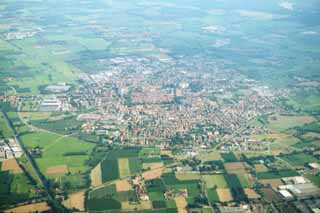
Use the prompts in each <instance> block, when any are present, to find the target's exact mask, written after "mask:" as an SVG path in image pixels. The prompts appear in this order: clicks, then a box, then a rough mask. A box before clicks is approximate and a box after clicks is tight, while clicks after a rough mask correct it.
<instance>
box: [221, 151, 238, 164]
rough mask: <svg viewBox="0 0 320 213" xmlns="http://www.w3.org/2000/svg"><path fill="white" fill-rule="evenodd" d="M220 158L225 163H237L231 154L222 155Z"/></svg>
mask: <svg viewBox="0 0 320 213" xmlns="http://www.w3.org/2000/svg"><path fill="white" fill-rule="evenodd" d="M221 156H222V158H223V159H224V161H225V162H234V161H238V159H237V157H236V156H235V155H234V154H233V153H232V152H229V153H222V154H221Z"/></svg>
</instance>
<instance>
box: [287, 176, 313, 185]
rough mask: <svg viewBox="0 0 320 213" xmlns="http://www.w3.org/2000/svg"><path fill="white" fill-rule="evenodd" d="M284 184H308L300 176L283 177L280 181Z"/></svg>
mask: <svg viewBox="0 0 320 213" xmlns="http://www.w3.org/2000/svg"><path fill="white" fill-rule="evenodd" d="M281 180H282V181H283V182H284V183H285V184H304V183H308V182H310V181H309V180H307V179H305V178H304V177H302V176H295V177H285V178H282V179H281Z"/></svg>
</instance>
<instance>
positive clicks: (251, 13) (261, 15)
mask: <svg viewBox="0 0 320 213" xmlns="http://www.w3.org/2000/svg"><path fill="white" fill-rule="evenodd" d="M238 13H239V14H240V16H242V17H247V18H252V19H257V20H272V19H279V18H283V17H284V16H282V15H277V14H273V13H266V12H262V11H255V10H238Z"/></svg>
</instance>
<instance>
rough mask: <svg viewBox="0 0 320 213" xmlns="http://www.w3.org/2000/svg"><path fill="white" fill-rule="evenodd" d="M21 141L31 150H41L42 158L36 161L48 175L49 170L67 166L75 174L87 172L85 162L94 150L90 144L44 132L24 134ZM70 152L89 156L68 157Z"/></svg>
mask: <svg viewBox="0 0 320 213" xmlns="http://www.w3.org/2000/svg"><path fill="white" fill-rule="evenodd" d="M21 140H22V141H23V143H24V144H25V146H26V147H27V148H29V149H32V148H37V147H38V148H40V150H41V153H42V156H41V157H40V158H36V159H35V160H36V163H37V164H38V166H39V168H40V170H41V172H42V173H43V174H47V169H48V168H50V167H52V166H60V165H66V166H67V167H68V170H69V171H70V172H71V173H73V174H75V173H79V172H84V171H86V170H87V167H86V165H85V162H86V160H87V159H88V158H89V154H90V153H91V150H92V148H93V145H92V144H90V143H85V142H82V141H80V140H78V139H76V138H72V137H66V136H60V135H57V134H51V133H44V132H41V133H28V134H24V135H22V136H21ZM69 152H86V153H87V155H81V156H78V155H67V156H66V155H65V153H69Z"/></svg>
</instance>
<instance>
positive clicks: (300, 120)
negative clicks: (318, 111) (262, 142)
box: [267, 115, 315, 132]
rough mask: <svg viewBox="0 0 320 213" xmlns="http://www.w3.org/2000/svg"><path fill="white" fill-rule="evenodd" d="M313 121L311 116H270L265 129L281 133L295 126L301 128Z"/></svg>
mask: <svg viewBox="0 0 320 213" xmlns="http://www.w3.org/2000/svg"><path fill="white" fill-rule="evenodd" d="M314 121H315V118H314V117H312V116H286V115H272V116H269V117H268V125H267V127H268V128H270V129H271V130H274V131H278V132H282V131H285V130H287V129H290V128H294V127H297V126H303V125H304V124H309V123H312V122H314Z"/></svg>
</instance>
